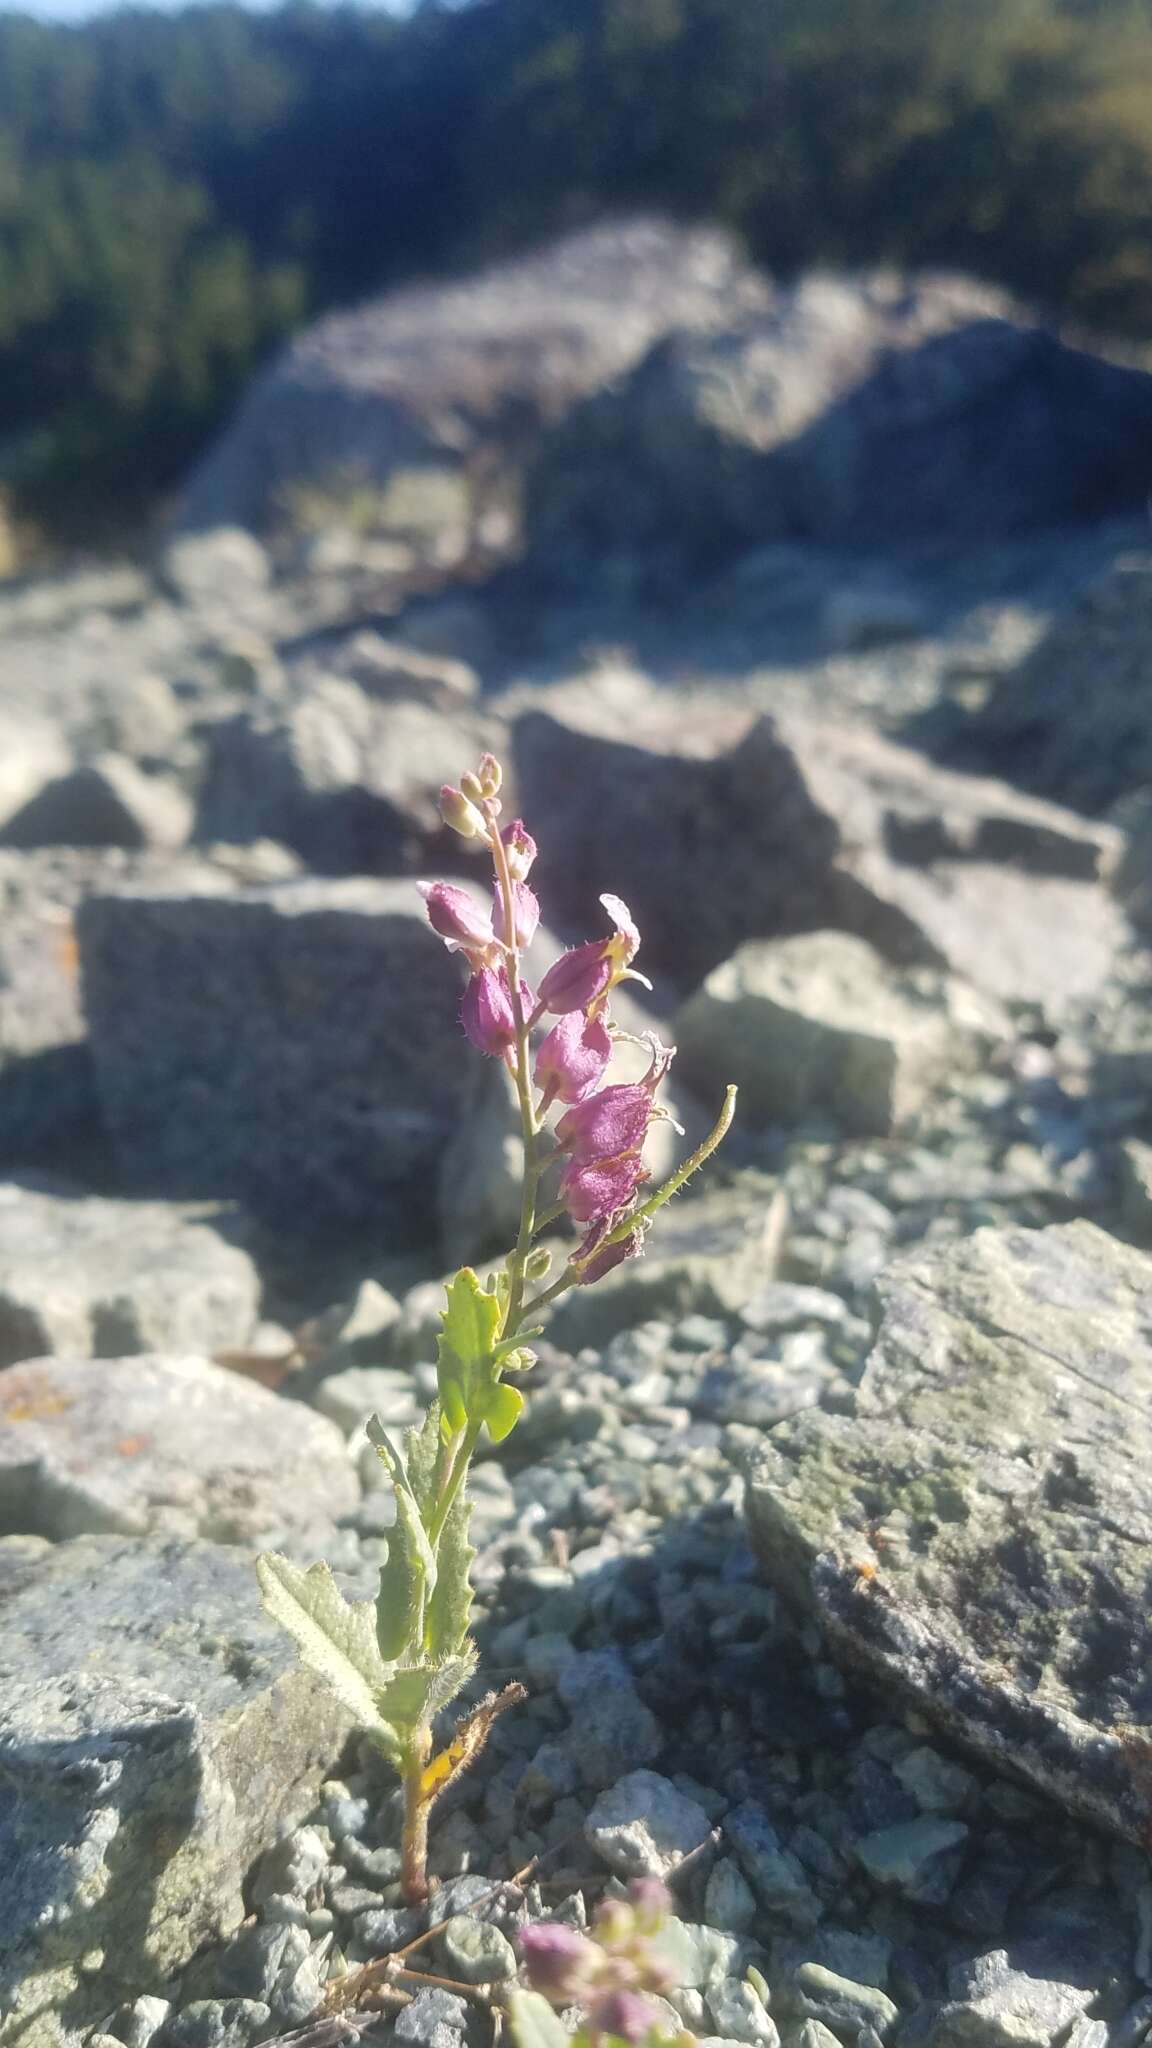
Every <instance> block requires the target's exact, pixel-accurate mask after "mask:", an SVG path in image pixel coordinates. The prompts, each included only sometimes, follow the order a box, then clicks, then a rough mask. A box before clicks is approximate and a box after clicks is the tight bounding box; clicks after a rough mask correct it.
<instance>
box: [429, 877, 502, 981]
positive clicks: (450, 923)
mask: <svg viewBox="0 0 1152 2048" xmlns="http://www.w3.org/2000/svg"><path fill="white" fill-rule="evenodd" d="M416 886H417V888H418V889H419V891H420V894H421V895H422V897H423V898H424V908H425V911H426V912H427V916H428V922H429V924H430V925H431V927H432V929H433V931H434V932H435V933H436V935H437V937H438V938H441V939H443V941H444V944H445V945H446V946H447V948H448V951H449V952H450V953H463V954H464V956H465V958H466V959H467V961H468V964H469V966H470V967H471V969H472V971H473V973H474V974H476V973H479V971H480V969H481V968H482V967H491V966H494V965H495V964H496V962H497V961H498V959H499V957H500V951H499V947H498V946H497V943H496V935H495V933H494V931H493V930H492V920H491V918H489V917H486V916H485V914H484V912H483V910H481V908H480V905H479V904H478V903H477V901H476V899H475V897H474V896H473V895H472V894H471V892H470V891H469V890H467V889H462V888H460V887H459V885H458V884H457V883H455V882H418V883H417V884H416Z"/></svg>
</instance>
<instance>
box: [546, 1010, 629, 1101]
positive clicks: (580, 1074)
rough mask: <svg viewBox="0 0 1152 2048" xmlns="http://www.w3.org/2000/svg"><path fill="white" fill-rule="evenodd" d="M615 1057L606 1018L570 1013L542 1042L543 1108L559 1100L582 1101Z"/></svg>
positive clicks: (575, 1011) (577, 1012) (560, 1020)
mask: <svg viewBox="0 0 1152 2048" xmlns="http://www.w3.org/2000/svg"><path fill="white" fill-rule="evenodd" d="M611 1057H612V1040H611V1037H610V1036H609V1032H608V1026H607V1025H606V1024H605V1022H604V1020H603V1018H602V1017H601V1016H595V1017H586V1016H584V1014H583V1013H582V1012H581V1011H580V1010H569V1011H568V1012H567V1014H566V1015H565V1016H563V1017H561V1018H560V1019H559V1020H558V1022H557V1023H555V1024H554V1025H553V1026H552V1029H551V1031H550V1032H549V1033H548V1036H547V1037H546V1038H544V1039H542V1040H541V1042H540V1046H539V1049H538V1051H537V1054H536V1086H537V1087H538V1088H541V1089H543V1091H544V1103H543V1107H544V1108H545V1109H546V1108H547V1107H548V1105H549V1103H552V1102H556V1101H557V1100H559V1101H560V1102H581V1101H582V1100H583V1098H584V1097H585V1096H586V1095H588V1094H590V1093H591V1091H592V1089H593V1088H595V1086H596V1084H597V1082H598V1081H599V1080H600V1079H601V1077H602V1076H603V1074H604V1071H605V1069H606V1067H607V1065H608V1062H609V1060H610V1059H611Z"/></svg>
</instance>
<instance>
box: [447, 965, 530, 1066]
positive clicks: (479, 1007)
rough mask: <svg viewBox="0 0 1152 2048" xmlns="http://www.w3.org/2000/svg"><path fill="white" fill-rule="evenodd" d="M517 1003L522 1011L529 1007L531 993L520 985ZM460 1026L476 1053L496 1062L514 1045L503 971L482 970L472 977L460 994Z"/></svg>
mask: <svg viewBox="0 0 1152 2048" xmlns="http://www.w3.org/2000/svg"><path fill="white" fill-rule="evenodd" d="M520 1001H521V1004H522V1006H523V1008H524V1010H525V1011H528V1010H530V1009H531V1007H532V991H531V989H530V988H528V987H527V985H526V984H525V983H524V982H521V984H520ZM460 1022H461V1023H462V1024H463V1026H464V1029H465V1031H466V1032H467V1034H468V1037H469V1038H470V1039H471V1041H472V1044H473V1045H474V1046H475V1047H476V1049H477V1051H479V1052H486V1053H490V1054H491V1056H492V1057H493V1059H500V1058H502V1057H503V1055H504V1054H505V1053H507V1052H508V1051H510V1049H511V1047H512V1046H514V1045H515V1043H516V1015H515V1012H514V1010H513V1008H512V990H511V988H510V986H509V982H508V976H507V973H506V971H505V969H504V968H503V967H484V968H481V970H480V973H479V974H474V975H473V976H472V979H471V981H470V982H469V983H468V986H467V988H466V989H465V991H464V1000H463V1002H462V1003H461V1005H460Z"/></svg>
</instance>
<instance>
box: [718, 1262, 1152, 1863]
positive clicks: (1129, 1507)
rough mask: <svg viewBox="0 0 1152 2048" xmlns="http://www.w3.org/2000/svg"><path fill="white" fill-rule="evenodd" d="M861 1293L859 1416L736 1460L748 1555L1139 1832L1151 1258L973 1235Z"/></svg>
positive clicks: (1129, 1832) (859, 1659)
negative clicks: (864, 1343)
mask: <svg viewBox="0 0 1152 2048" xmlns="http://www.w3.org/2000/svg"><path fill="white" fill-rule="evenodd" d="M879 1289H880V1303H881V1307H882V1310H883V1319H882V1321H881V1324H880V1329H879V1334H878V1338H877V1342H876V1347H875V1349H874V1351H873V1353H872V1355H871V1357H870V1359H869V1361H868V1364H867V1367H866V1369H865V1372H864V1377H863V1379H862V1381H861V1383H860V1387H859V1391H858V1395H857V1399H856V1407H855V1412H854V1413H853V1414H851V1415H843V1414H836V1415H832V1414H817V1413H814V1412H813V1413H808V1414H805V1415H803V1416H801V1417H799V1418H798V1419H797V1420H794V1421H789V1422H787V1423H784V1424H782V1425H781V1426H780V1427H779V1428H777V1429H775V1430H773V1431H772V1433H771V1435H770V1436H769V1437H768V1438H767V1439H766V1440H765V1442H764V1444H763V1446H762V1448H761V1449H760V1450H759V1451H758V1452H757V1453H756V1454H755V1456H754V1457H753V1459H752V1461H751V1466H750V1471H749V1485H748V1495H747V1518H748V1526H749V1529H750V1532H751V1537H752V1541H753V1544H754V1546H755V1548H756V1550H757V1553H758V1555H759V1557H760V1559H761V1561H762V1563H763V1565H764V1568H765V1570H766V1572H767V1573H768V1575H769V1576H770V1577H771V1578H772V1580H773V1581H774V1582H775V1583H776V1584H777V1585H778V1586H779V1587H780V1588H781V1589H782V1590H783V1591H784V1592H786V1593H787V1594H788V1595H789V1596H791V1597H792V1598H794V1599H796V1600H798V1601H800V1602H801V1603H802V1604H803V1605H804V1606H805V1607H807V1608H809V1609H810V1610H811V1611H812V1612H813V1613H814V1614H815V1615H816V1616H817V1617H818V1618H819V1620H820V1622H821V1623H822V1625H823V1627H824V1630H825V1632H826V1636H827V1640H828V1644H829V1647H830V1648H831V1649H832V1650H833V1652H834V1653H835V1654H837V1655H838V1656H839V1657H841V1658H842V1659H844V1660H845V1661H846V1662H847V1663H849V1664H850V1665H853V1666H856V1667H859V1668H861V1669H863V1670H864V1671H865V1672H866V1673H868V1674H869V1675H870V1677H871V1678H872V1679H874V1680H875V1681H876V1682H877V1683H878V1684H879V1686H880V1689H881V1691H882V1692H883V1694H884V1695H885V1696H886V1697H890V1698H892V1697H894V1698H896V1699H899V1700H902V1701H903V1702H904V1704H905V1705H906V1706H909V1707H912V1708H915V1710H916V1711H917V1712H918V1713H920V1714H923V1715H925V1716H926V1717H928V1718H929V1719H930V1720H932V1721H934V1722H936V1723H937V1724H939V1725H940V1726H942V1727H943V1728H944V1729H946V1730H947V1731H948V1733H949V1734H951V1735H952V1736H954V1737H956V1738H957V1739H959V1740H961V1741H963V1742H965V1743H968V1744H970V1745H972V1746H973V1747H974V1748H975V1749H976V1750H978V1751H979V1752H980V1753H982V1754H983V1755H984V1756H985V1757H987V1758H988V1759H989V1760H990V1761H991V1762H993V1763H994V1764H995V1765H997V1766H1000V1767H1006V1768H1008V1769H1010V1770H1012V1771H1014V1772H1016V1773H1018V1774H1019V1775H1021V1776H1023V1777H1025V1778H1027V1779H1029V1780H1031V1782H1032V1783H1033V1784H1034V1785H1036V1786H1038V1787H1039V1788H1040V1789H1041V1790H1043V1791H1044V1792H1046V1793H1049V1794H1050V1795H1051V1796H1052V1797H1053V1798H1055V1799H1056V1800H1058V1801H1059V1802H1060V1803H1061V1804H1063V1805H1064V1806H1066V1807H1068V1808H1069V1809H1070V1810H1071V1811H1073V1812H1074V1813H1077V1814H1080V1815H1082V1816H1085V1817H1087V1818H1088V1819H1090V1820H1092V1821H1095V1822H1097V1823H1098V1824H1100V1825H1102V1826H1103V1827H1105V1828H1107V1829H1108V1830H1109V1831H1110V1832H1112V1833H1114V1834H1119V1835H1121V1836H1123V1837H1125V1838H1126V1839H1127V1840H1129V1841H1132V1842H1135V1843H1137V1844H1138V1845H1140V1846H1141V1847H1144V1846H1146V1844H1147V1842H1148V1839H1149V1830H1150V1828H1152V1787H1150V1780H1149V1770H1148V1757H1149V1753H1150V1745H1152V1699H1150V1696H1149V1683H1148V1672H1149V1668H1150V1662H1152V1637H1150V1632H1149V1616H1148V1598H1147V1574H1148V1555H1149V1543H1150V1542H1152V1482H1150V1479H1149V1474H1150V1473H1152V1425H1150V1423H1149V1416H1150V1414H1152V1406H1150V1401H1149V1396H1150V1393H1152V1340H1150V1332H1152V1260H1150V1259H1149V1258H1148V1257H1147V1256H1145V1255H1144V1254H1143V1253H1141V1252H1138V1251H1135V1250H1133V1249H1132V1248H1131V1247H1129V1246H1128V1245H1124V1244H1120V1243H1118V1242H1117V1241H1116V1240H1115V1239H1114V1238H1111V1237H1109V1236H1107V1235H1105V1233H1104V1232H1103V1231H1101V1230H1099V1229H1097V1228H1096V1227H1095V1226H1094V1225H1092V1224H1090V1223H1086V1222H1076V1223H1070V1224H1064V1225H1060V1226H1057V1227H1054V1228H1051V1229H1048V1230H1043V1231H1028V1230H1015V1229H1008V1230H1000V1229H984V1230H979V1231H977V1232H976V1233H975V1235H974V1236H973V1237H971V1238H968V1239H966V1240H965V1241H963V1242H961V1243H958V1244H951V1245H945V1246H943V1247H940V1248H938V1249H928V1250H922V1251H920V1252H918V1253H917V1254H915V1255H914V1256H911V1257H909V1258H908V1259H906V1260H904V1261H902V1262H900V1263H898V1264H897V1265H895V1266H893V1267H892V1268H891V1269H890V1270H889V1272H888V1273H887V1274H886V1275H885V1276H884V1277H883V1278H882V1280H881V1282H880V1283H879Z"/></svg>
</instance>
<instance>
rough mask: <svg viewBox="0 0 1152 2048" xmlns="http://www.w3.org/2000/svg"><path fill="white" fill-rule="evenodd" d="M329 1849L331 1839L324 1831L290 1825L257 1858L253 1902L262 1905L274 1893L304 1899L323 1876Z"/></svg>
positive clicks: (326, 1866)
mask: <svg viewBox="0 0 1152 2048" xmlns="http://www.w3.org/2000/svg"><path fill="white" fill-rule="evenodd" d="M331 1851H332V1838H331V1836H330V1835H329V1834H328V1833H327V1831H326V1830H325V1832H324V1833H323V1834H321V1833H320V1832H319V1830H318V1829H317V1828H313V1827H308V1828H293V1829H292V1832H291V1833H290V1834H287V1835H285V1836H284V1838H283V1840H282V1841H279V1842H277V1843H276V1844H275V1846H274V1847H273V1848H271V1849H269V1851H268V1853H267V1855H266V1856H262V1857H261V1859H260V1868H259V1870H258V1871H257V1873H256V1881H255V1883H254V1884H253V1887H252V1900H253V1903H254V1904H255V1905H257V1906H260V1905H263V1903H264V1901H265V1900H266V1899H269V1898H271V1897H272V1896H273V1895H274V1894H277V1893H278V1894H283V1893H288V1894H290V1895H291V1896H292V1897H294V1898H301V1899H302V1898H304V1897H305V1896H306V1895H307V1894H308V1893H309V1892H310V1891H311V1890H312V1888H313V1886H314V1885H316V1884H318V1883H319V1882H320V1880H321V1879H322V1878H323V1877H325V1876H326V1875H327V1871H328V1865H329V1863H330V1861H331Z"/></svg>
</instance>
